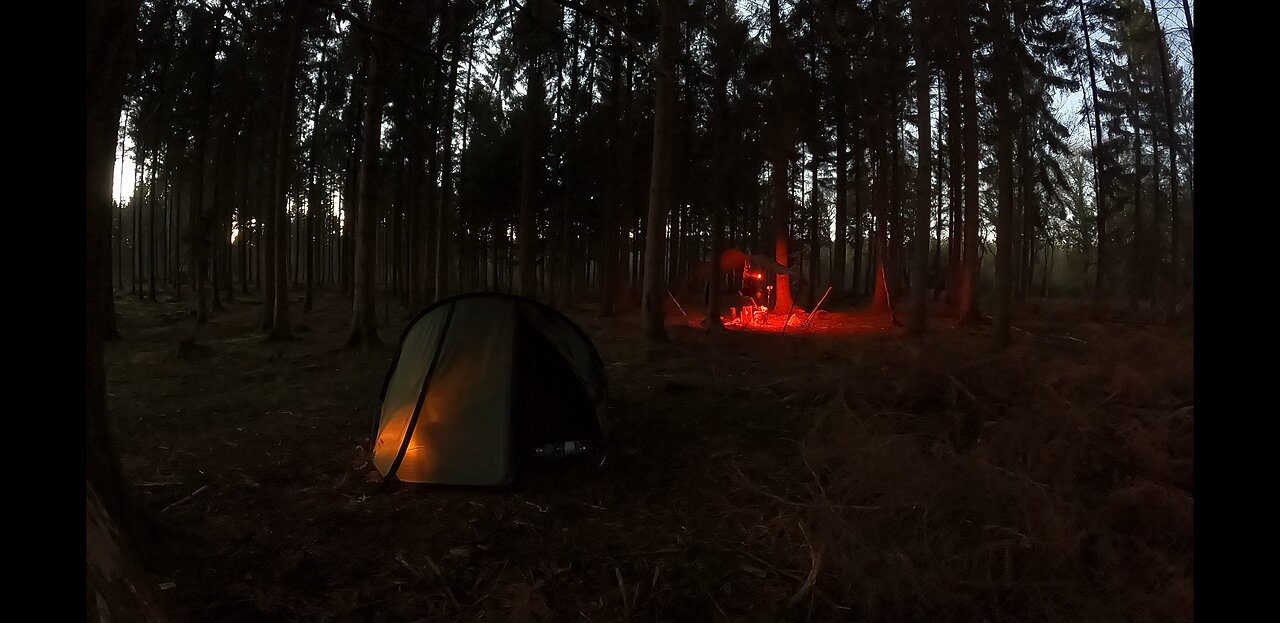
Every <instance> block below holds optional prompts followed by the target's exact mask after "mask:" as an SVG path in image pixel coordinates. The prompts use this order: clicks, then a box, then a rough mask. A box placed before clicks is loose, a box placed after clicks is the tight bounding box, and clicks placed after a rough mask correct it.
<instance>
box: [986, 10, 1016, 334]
mask: <svg viewBox="0 0 1280 623" xmlns="http://www.w3.org/2000/svg"><path fill="white" fill-rule="evenodd" d="M1007 1H1008V0H995V2H994V3H993V4H994V7H993V11H992V21H993V22H994V29H995V34H994V39H995V44H994V45H995V51H994V56H995V67H994V69H993V70H992V91H993V92H994V94H995V104H996V166H997V181H996V189H997V208H996V209H997V216H996V305H995V313H994V315H993V322H994V327H993V335H992V337H993V340H994V346H995V348H996V350H1003V349H1005V348H1007V347H1008V346H1009V319H1010V316H1009V314H1010V311H1011V309H1010V306H1011V305H1012V303H1013V237H1014V235H1015V232H1014V229H1013V192H1014V188H1013V133H1014V132H1015V131H1016V129H1015V128H1014V127H1013V124H1014V123H1015V122H1016V121H1017V117H1016V116H1015V114H1014V111H1013V106H1012V103H1011V102H1010V97H1009V88H1010V86H1011V85H1010V84H1009V82H1010V74H1012V73H1013V72H1014V70H1015V65H1014V62H1013V54H1012V51H1011V49H1010V48H1011V47H1012V41H1011V40H1010V39H1011V38H1012V33H1010V31H1009V23H1008V22H1009V19H1008V14H1007V13H1006V11H1007V6H1006V2H1007ZM1014 79H1015V80H1018V79H1020V78H1019V77H1015V78H1014Z"/></svg>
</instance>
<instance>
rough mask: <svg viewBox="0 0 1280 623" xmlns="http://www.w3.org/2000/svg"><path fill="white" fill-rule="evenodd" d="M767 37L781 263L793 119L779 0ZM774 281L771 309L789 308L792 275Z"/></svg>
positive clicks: (776, 246)
mask: <svg viewBox="0 0 1280 623" xmlns="http://www.w3.org/2000/svg"><path fill="white" fill-rule="evenodd" d="M769 37H770V47H771V48H772V49H771V51H770V54H771V56H772V62H773V80H774V85H773V107H774V111H773V113H774V118H773V146H772V149H771V150H770V152H771V156H770V172H769V176H770V180H771V182H772V186H773V227H772V230H773V259H774V261H776V262H777V263H778V264H780V265H782V266H788V265H789V263H790V254H789V253H788V251H787V245H788V238H789V236H790V231H789V227H788V223H789V221H790V220H791V219H790V217H791V189H790V182H789V181H788V172H789V167H790V165H791V151H792V149H793V147H794V146H793V145H792V135H793V132H794V126H795V120H794V117H793V112H792V110H791V109H790V107H789V105H788V103H789V102H788V98H787V97H786V95H787V93H789V83H788V80H790V78H791V76H790V75H789V72H788V71H787V63H788V62H789V60H790V57H789V54H790V52H791V48H790V46H789V45H788V43H787V36H786V32H785V31H784V29H783V27H782V16H781V8H780V7H779V4H778V0H769ZM775 278H776V281H775V284H774V292H775V294H776V299H775V300H774V309H777V310H779V311H780V312H781V310H787V312H786V313H790V310H791V309H792V307H793V306H794V305H795V302H794V301H793V300H792V298H791V277H790V276H788V275H787V274H785V273H778V274H777V275H776V276H775Z"/></svg>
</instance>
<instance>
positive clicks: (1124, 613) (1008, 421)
mask: <svg viewBox="0 0 1280 623" xmlns="http://www.w3.org/2000/svg"><path fill="white" fill-rule="evenodd" d="M1031 335H1032V337H1033V338H1034V339H1028V340H1023V341H1020V342H1018V343H1017V344H1016V345H1015V347H1014V348H1012V349H1011V350H1010V351H1009V352H1007V353H1005V354H1002V355H998V356H997V355H990V354H986V353H983V352H981V351H976V350H975V346H976V345H977V343H975V342H974V341H972V340H965V339H960V338H958V337H956V336H951V337H943V338H940V339H934V340H932V341H928V342H926V343H925V344H923V345H913V344H910V343H902V342H888V343H885V344H883V345H882V349H881V350H880V351H879V352H876V353H873V354H871V355H868V354H867V353H865V352H864V353H858V354H849V355H847V356H845V357H844V358H843V361H841V362H840V364H841V365H831V366H828V367H827V369H828V370H830V375H829V376H830V378H828V379H824V380H823V381H822V382H818V383H815V387H822V386H824V385H830V386H832V387H839V388H840V390H839V391H837V392H836V393H835V394H834V395H831V396H829V397H827V398H826V399H825V400H824V402H823V403H822V404H821V405H818V406H816V407H814V408H813V409H812V414H813V423H812V428H811V429H810V431H809V432H808V433H807V434H806V435H805V436H803V437H802V438H801V439H800V440H798V441H797V442H796V443H795V452H794V453H792V456H791V457H790V458H789V460H781V461H776V462H772V463H767V462H760V463H759V464H756V465H754V466H753V469H751V470H749V471H748V472H745V473H744V477H745V478H746V479H748V480H749V481H751V482H750V485H751V487H752V488H754V489H757V491H758V495H757V499H756V500H754V501H753V503H764V504H766V505H771V506H772V508H771V509H770V510H767V511H763V512H762V513H761V514H762V515H763V516H773V517H774V518H775V519H774V520H773V521H772V523H771V524H769V525H768V526H767V529H764V530H761V531H760V532H759V533H758V535H757V536H758V539H759V541H758V543H756V545H755V547H756V548H757V550H762V549H763V550H767V551H772V552H774V554H775V556H777V559H779V560H789V561H790V564H791V566H792V567H793V568H796V569H806V570H808V571H806V572H801V574H803V575H805V576H806V578H809V577H812V578H813V580H811V581H809V582H806V583H796V587H795V597H796V598H798V599H803V600H805V601H808V602H811V603H810V604H809V607H808V608H807V610H808V613H807V614H808V616H809V617H816V618H818V619H828V618H832V617H841V618H843V617H844V616H848V615H852V616H853V618H854V619H856V620H875V621H903V620H918V621H923V620H929V621H982V620H991V621H997V620H1022V621H1189V620H1191V616H1192V614H1191V610H1192V608H1191V605H1192V597H1191V595H1192V586H1193V582H1192V544H1193V536H1192V534H1193V532H1192V531H1193V506H1194V502H1193V499H1194V498H1193V495H1194V490H1193V485H1192V463H1193V452H1192V445H1193V437H1192V424H1193V419H1194V415H1193V407H1192V406H1191V405H1192V404H1193V398H1194V396H1193V389H1192V386H1191V378H1192V376H1191V352H1190V343H1189V341H1188V340H1185V339H1179V338H1178V337H1177V336H1169V335H1159V334H1157V333H1155V332H1149V331H1138V332H1134V331H1131V330H1126V331H1125V332H1123V333H1121V332H1117V331H1115V330H1114V329H1110V330H1108V329H1106V328H1101V327H1092V328H1087V329H1086V335H1083V336H1081V339H1083V340H1085V341H1086V342H1089V343H1088V344H1086V343H1082V342H1074V341H1071V340H1056V339H1055V338H1052V337H1042V336H1040V335H1039V334H1035V333H1032V334H1031ZM1043 340H1053V341H1054V342H1055V343H1054V345H1053V347H1052V348H1046V347H1045V344H1044V343H1042V341H1043ZM1059 342H1060V343H1059ZM818 391H820V390H818ZM779 483H788V484H785V485H784V484H779ZM807 584H812V585H813V588H812V589H806V588H805V587H806V585H807Z"/></svg>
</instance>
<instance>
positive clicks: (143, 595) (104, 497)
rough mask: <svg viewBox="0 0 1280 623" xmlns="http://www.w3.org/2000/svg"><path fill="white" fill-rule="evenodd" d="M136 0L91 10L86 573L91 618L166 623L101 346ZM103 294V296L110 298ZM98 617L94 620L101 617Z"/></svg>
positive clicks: (105, 329)
mask: <svg viewBox="0 0 1280 623" xmlns="http://www.w3.org/2000/svg"><path fill="white" fill-rule="evenodd" d="M138 5H139V2H138V0H117V1H109V2H95V3H91V4H89V5H88V7H87V11H86V17H87V19H86V24H87V31H86V50H85V51H86V58H87V59H88V62H87V66H86V69H87V71H86V72H85V73H86V80H85V87H86V89H85V91H86V93H85V94H86V98H87V101H88V102H91V103H92V104H93V105H91V106H88V107H86V109H85V247H86V249H87V250H88V251H87V252H86V253H85V372H86V382H85V403H86V404H85V511H86V514H85V527H86V530H87V532H86V540H85V556H86V558H85V566H86V568H85V572H86V582H85V584H86V619H87V620H88V619H92V620H103V621H105V620H112V621H139V622H143V623H161V622H163V621H165V620H166V618H165V616H164V614H163V612H161V611H160V608H159V607H158V606H157V605H156V601H155V598H154V597H153V596H152V593H151V589H150V588H149V587H150V586H151V582H150V581H148V579H147V578H145V577H143V575H142V574H141V573H140V572H139V570H138V569H137V567H135V566H133V564H132V561H131V560H130V558H131V554H130V551H129V550H131V546H132V545H133V544H134V543H135V542H138V541H141V539H140V538H136V537H133V538H131V535H130V534H123V535H122V534H121V533H120V532H119V531H118V530H117V528H116V526H117V525H130V526H132V527H133V528H134V529H135V531H136V529H137V528H139V527H140V526H139V522H136V521H133V520H134V519H135V518H136V516H137V509H136V508H135V506H134V502H133V501H132V499H131V498H130V496H129V494H128V488H127V486H126V484H125V481H124V476H123V474H122V473H121V469H120V461H119V459H118V457H117V456H116V453H115V450H114V448H113V444H112V442H111V433H110V423H109V421H108V414H107V387H106V362H105V357H104V347H103V340H104V338H105V337H107V334H108V329H109V328H110V325H111V324H114V321H113V320H112V318H111V317H112V316H114V310H113V308H112V307H111V305H112V298H111V296H110V294H111V272H110V271H111V261H110V260H111V205H112V199H111V174H112V172H113V171H112V168H113V156H114V152H115V144H116V138H117V133H118V131H119V126H118V124H119V122H120V109H121V107H122V102H123V98H124V87H125V77H126V76H127V74H128V71H129V59H130V57H131V54H130V47H131V45H132V42H133V41H134V40H135V37H134V32H135V29H136V23H137V17H138ZM104 295H105V296H104ZM95 615H96V616H95Z"/></svg>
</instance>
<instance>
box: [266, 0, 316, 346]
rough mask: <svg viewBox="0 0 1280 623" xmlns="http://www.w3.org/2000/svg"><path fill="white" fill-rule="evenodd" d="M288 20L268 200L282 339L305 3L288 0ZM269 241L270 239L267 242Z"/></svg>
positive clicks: (276, 334)
mask: <svg viewBox="0 0 1280 623" xmlns="http://www.w3.org/2000/svg"><path fill="white" fill-rule="evenodd" d="M289 5H291V6H290V14H291V15H290V16H289V17H288V20H289V23H288V25H287V26H286V27H285V29H286V33H287V35H286V37H287V41H286V43H285V46H286V47H285V53H284V54H283V55H281V65H280V67H279V68H278V70H277V71H278V72H279V74H278V75H279V80H280V83H279V86H278V89H279V91H278V93H279V98H280V99H279V100H278V102H279V103H278V106H279V112H278V113H277V117H276V137H275V146H274V151H275V171H274V173H273V175H274V178H275V179H274V181H273V183H272V188H273V189H274V190H273V192H272V197H271V200H272V203H273V206H274V209H275V210H276V218H275V241H274V244H275V246H276V264H275V271H276V279H275V281H276V283H275V286H276V296H275V314H274V317H273V320H272V323H271V333H270V334H269V335H268V339H272V340H282V339H289V338H291V337H293V334H292V332H291V331H290V329H289V261H288V260H289V171H290V168H291V167H290V164H291V163H292V155H293V154H292V152H293V149H292V146H293V98H294V92H295V89H294V83H295V82H296V77H297V71H298V67H299V63H298V56H299V55H300V54H301V51H302V17H303V11H304V10H305V8H306V6H307V4H306V3H305V2H304V1H303V0H289ZM268 244H271V243H268Z"/></svg>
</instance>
